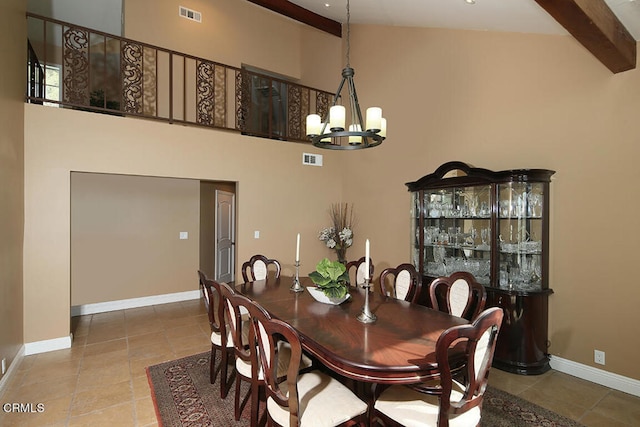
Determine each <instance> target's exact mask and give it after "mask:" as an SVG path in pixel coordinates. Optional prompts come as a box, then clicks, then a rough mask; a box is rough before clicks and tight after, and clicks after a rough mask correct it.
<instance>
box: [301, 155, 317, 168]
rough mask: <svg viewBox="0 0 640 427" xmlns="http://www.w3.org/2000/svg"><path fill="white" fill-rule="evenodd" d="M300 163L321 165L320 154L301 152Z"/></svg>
mask: <svg viewBox="0 0 640 427" xmlns="http://www.w3.org/2000/svg"><path fill="white" fill-rule="evenodd" d="M302 164H303V165H311V166H322V154H310V153H302Z"/></svg>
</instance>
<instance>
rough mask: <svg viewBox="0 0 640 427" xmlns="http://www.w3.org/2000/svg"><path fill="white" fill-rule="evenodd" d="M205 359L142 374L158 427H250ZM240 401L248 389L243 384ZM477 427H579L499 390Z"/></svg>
mask: <svg viewBox="0 0 640 427" xmlns="http://www.w3.org/2000/svg"><path fill="white" fill-rule="evenodd" d="M209 357H210V353H209V352H206V353H202V354H196V355H193V356H189V357H185V358H182V359H178V360H173V361H170V362H165V363H161V364H159V365H154V366H150V367H148V368H147V377H148V379H149V386H150V388H151V396H152V398H153V402H154V405H155V408H156V415H157V417H158V425H159V426H160V427H228V426H249V425H250V419H249V405H247V407H246V408H245V411H244V412H243V414H242V416H241V417H240V421H236V420H235V418H234V416H233V398H234V390H233V387H232V389H231V390H230V391H229V394H228V395H227V398H226V399H220V383H219V381H220V376H218V380H217V381H216V383H215V384H211V383H210V382H209ZM242 386H243V388H242V395H243V396H244V394H245V393H246V391H247V388H248V384H247V383H246V382H243V383H242ZM481 424H482V427H580V426H581V424H579V423H577V422H575V421H572V420H570V419H568V418H565V417H563V416H561V415H558V414H556V413H554V412H552V411H549V410H548V409H545V408H542V407H540V406H538V405H535V404H533V403H531V402H527V401H526V400H523V399H521V398H519V397H517V396H514V395H512V394H509V393H507V392H504V391H502V390H499V389H496V388H493V387H489V388H488V389H487V391H486V393H485V397H484V404H483V406H482V423H481Z"/></svg>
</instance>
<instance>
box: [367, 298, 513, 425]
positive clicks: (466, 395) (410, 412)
mask: <svg viewBox="0 0 640 427" xmlns="http://www.w3.org/2000/svg"><path fill="white" fill-rule="evenodd" d="M502 317H503V311H502V309H501V308H499V307H493V308H489V309H487V310H485V311H483V312H482V313H480V315H479V316H478V317H477V318H476V320H475V321H474V322H473V323H472V324H470V325H460V326H454V327H452V328H449V329H447V330H446V331H444V332H443V333H442V334H441V335H440V337H439V338H438V341H437V343H436V361H437V363H438V369H439V371H440V384H439V387H438V393H437V394H435V395H434V394H425V393H422V392H420V391H416V390H414V389H412V388H410V387H406V386H401V385H400V386H399V385H394V386H390V387H388V388H386V389H384V390H382V391H381V392H379V393H378V391H377V390H376V392H375V393H374V404H373V408H372V411H371V414H370V415H371V420H370V421H371V425H374V421H377V420H382V422H383V423H384V425H385V426H396V425H402V426H437V427H447V426H452V427H468V426H479V425H480V416H481V411H482V401H483V397H484V392H485V390H486V388H487V380H488V376H489V370H490V368H491V362H492V360H493V354H494V351H495V347H496V339H497V336H498V333H499V331H500V325H501V324H502ZM460 346H463V347H464V354H465V365H464V368H463V369H464V375H463V377H464V380H463V381H462V382H460V381H457V380H455V379H454V378H453V374H452V363H451V362H452V359H450V358H449V351H450V350H451V349H452V348H453V347H456V349H457V350H458V349H460ZM453 363H455V364H456V366H457V364H458V363H459V361H456V362H453ZM376 395H377V397H376Z"/></svg>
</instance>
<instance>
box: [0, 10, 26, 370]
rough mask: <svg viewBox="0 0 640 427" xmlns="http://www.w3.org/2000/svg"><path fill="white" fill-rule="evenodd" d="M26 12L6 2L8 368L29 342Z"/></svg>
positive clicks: (4, 350) (2, 180) (3, 256)
mask: <svg viewBox="0 0 640 427" xmlns="http://www.w3.org/2000/svg"><path fill="white" fill-rule="evenodd" d="M24 13H25V1H23V0H5V1H3V2H1V3H0V58H2V71H1V72H0V75H1V76H2V78H0V236H2V238H1V239H0V272H1V273H0V313H1V316H2V317H0V359H3V358H6V359H7V366H9V365H10V364H11V363H12V361H13V359H14V357H15V356H16V354H17V353H18V351H19V349H20V346H21V345H22V343H23V328H22V319H23V306H22V300H23V297H22V244H23V240H22V235H23V233H22V232H23V225H24V216H23V215H24V184H23V182H24V148H23V145H24V128H23V125H22V123H23V121H24V109H23V106H22V103H23V101H24V88H25V87H26V83H25V70H24V64H25V51H26V49H25V39H26V25H25V19H24ZM1 378H2V374H0V379H1Z"/></svg>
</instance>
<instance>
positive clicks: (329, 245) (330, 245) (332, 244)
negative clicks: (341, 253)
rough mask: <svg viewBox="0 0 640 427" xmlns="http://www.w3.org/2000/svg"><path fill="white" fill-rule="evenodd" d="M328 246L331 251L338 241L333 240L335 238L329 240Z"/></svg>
mask: <svg viewBox="0 0 640 427" xmlns="http://www.w3.org/2000/svg"><path fill="white" fill-rule="evenodd" d="M327 246H328V247H330V248H331V249H333V248H335V247H336V241H335V240H333V238H331V239H329V240H327Z"/></svg>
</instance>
